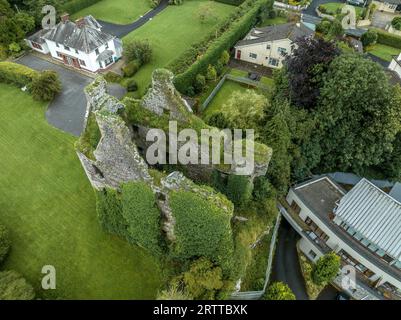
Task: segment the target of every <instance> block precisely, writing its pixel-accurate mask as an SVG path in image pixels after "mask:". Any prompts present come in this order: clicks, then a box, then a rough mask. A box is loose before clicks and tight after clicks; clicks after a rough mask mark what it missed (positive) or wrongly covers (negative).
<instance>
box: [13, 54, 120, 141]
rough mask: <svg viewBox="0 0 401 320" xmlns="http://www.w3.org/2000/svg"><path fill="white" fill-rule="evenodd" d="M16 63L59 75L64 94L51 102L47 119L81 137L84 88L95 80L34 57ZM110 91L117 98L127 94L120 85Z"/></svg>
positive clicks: (21, 59) (84, 107)
mask: <svg viewBox="0 0 401 320" xmlns="http://www.w3.org/2000/svg"><path fill="white" fill-rule="evenodd" d="M16 62H17V63H20V64H23V65H25V66H28V67H30V68H32V69H35V70H39V71H42V70H54V71H56V72H57V73H58V75H59V77H60V81H61V84H62V92H61V93H60V94H59V95H58V96H57V97H56V98H55V99H54V100H53V101H52V102H50V105H49V107H48V109H47V111H46V119H47V121H48V122H49V123H50V124H51V125H53V126H54V127H56V128H59V129H61V130H63V131H66V132H68V133H71V134H73V135H75V136H79V135H80V134H81V132H82V129H83V123H84V118H85V111H86V97H85V94H84V88H85V87H86V86H87V85H88V84H89V83H91V82H92V81H93V79H92V78H89V77H87V76H85V75H83V74H80V73H78V72H75V71H73V70H70V69H67V68H64V67H62V66H59V65H56V64H54V63H51V62H49V61H46V60H43V59H40V58H38V57H36V56H33V55H26V56H24V57H22V58H20V59H19V60H18V61H16ZM108 90H109V93H110V94H111V95H114V96H115V97H117V98H121V97H123V96H124V95H125V93H126V90H125V88H122V87H121V86H120V85H114V84H113V85H109V86H108Z"/></svg>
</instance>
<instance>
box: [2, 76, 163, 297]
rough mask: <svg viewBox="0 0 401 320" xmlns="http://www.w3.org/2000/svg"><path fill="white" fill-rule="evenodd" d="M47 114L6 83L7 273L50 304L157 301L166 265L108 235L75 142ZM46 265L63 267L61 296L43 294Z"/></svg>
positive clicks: (4, 216)
mask: <svg viewBox="0 0 401 320" xmlns="http://www.w3.org/2000/svg"><path fill="white" fill-rule="evenodd" d="M45 108H46V105H45V104H43V103H38V102H35V101H33V100H32V98H31V97H30V96H29V95H28V94H27V93H24V92H22V91H21V90H19V89H17V88H14V87H12V86H9V85H5V84H0V162H1V164H2V170H1V173H0V208H1V209H0V222H1V223H2V224H4V225H6V226H7V227H8V228H9V229H10V231H11V237H12V243H13V244H12V251H11V254H10V256H9V258H8V259H7V261H6V263H5V265H4V266H3V268H4V269H15V270H17V271H19V272H21V273H22V274H23V275H25V276H26V277H27V278H28V280H29V281H30V282H31V283H32V284H33V285H34V286H35V288H36V289H37V292H38V293H39V296H40V297H42V298H55V297H60V298H65V299H145V298H154V297H155V294H156V291H157V289H158V287H159V286H160V283H161V276H160V274H161V271H160V266H159V264H158V262H157V261H156V260H155V259H153V258H152V257H151V256H149V254H147V253H146V252H145V251H143V250H142V249H140V248H138V247H134V246H130V245H128V244H127V243H126V242H125V241H123V240H120V239H117V238H116V237H112V236H109V235H107V234H106V233H104V232H103V231H102V230H101V228H100V226H99V224H98V220H97V216H96V211H95V197H94V193H93V190H92V188H91V186H90V184H89V182H88V180H87V178H86V176H85V173H84V171H83V169H82V168H81V165H80V163H79V160H78V158H77V156H76V154H75V151H74V147H73V144H74V140H75V138H74V137H72V136H70V135H68V134H65V133H63V132H61V131H59V130H57V129H55V128H53V127H51V126H50V125H49V124H48V123H47V122H46V120H45V117H44V112H45ZM44 265H53V266H55V267H56V271H57V289H56V290H53V291H52V290H50V291H43V290H41V289H40V281H41V277H42V275H41V269H42V266H44Z"/></svg>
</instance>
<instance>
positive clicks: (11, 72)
mask: <svg viewBox="0 0 401 320" xmlns="http://www.w3.org/2000/svg"><path fill="white" fill-rule="evenodd" d="M38 76H39V72H38V71H35V70H33V69H31V68H28V67H26V66H23V65H20V64H17V63H13V62H8V61H5V62H0V82H5V83H11V84H14V85H16V86H19V87H24V86H27V85H29V84H31V82H32V81H33V79H34V78H35V77H38Z"/></svg>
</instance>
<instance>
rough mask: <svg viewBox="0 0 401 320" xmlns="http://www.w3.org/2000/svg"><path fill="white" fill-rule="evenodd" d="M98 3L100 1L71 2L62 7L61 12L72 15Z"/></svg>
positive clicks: (77, 0) (81, 0)
mask: <svg viewBox="0 0 401 320" xmlns="http://www.w3.org/2000/svg"><path fill="white" fill-rule="evenodd" d="M100 1H102V0H72V1H69V2H67V3H65V4H64V5H62V6H61V10H62V12H68V13H69V14H73V13H76V12H78V11H81V10H82V9H85V8H87V7H90V6H92V5H94V4H96V3H98V2H100Z"/></svg>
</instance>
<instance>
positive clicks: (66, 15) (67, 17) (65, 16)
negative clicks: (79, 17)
mask: <svg viewBox="0 0 401 320" xmlns="http://www.w3.org/2000/svg"><path fill="white" fill-rule="evenodd" d="M60 18H61V22H62V23H66V22H67V21H69V20H70V15H69V14H68V13H63V14H62V15H61V16H60Z"/></svg>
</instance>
